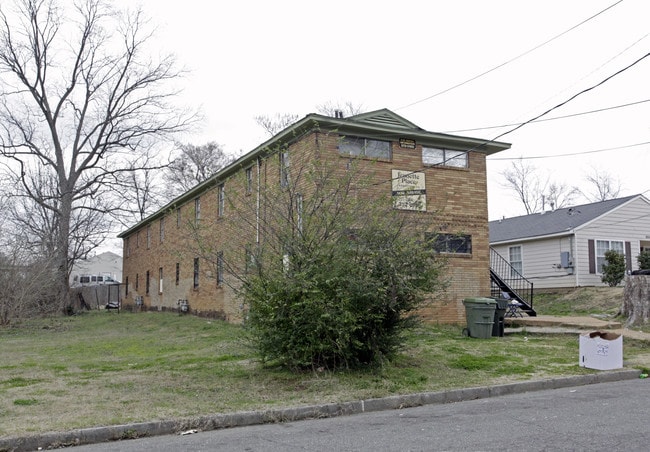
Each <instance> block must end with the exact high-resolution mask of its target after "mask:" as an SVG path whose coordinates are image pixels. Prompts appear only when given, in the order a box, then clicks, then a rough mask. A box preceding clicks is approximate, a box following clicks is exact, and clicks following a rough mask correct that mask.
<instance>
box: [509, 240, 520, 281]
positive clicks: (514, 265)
mask: <svg viewBox="0 0 650 452" xmlns="http://www.w3.org/2000/svg"><path fill="white" fill-rule="evenodd" d="M508 258H509V259H508V260H509V262H510V277H512V278H518V277H519V276H521V275H523V274H524V260H523V258H522V255H521V246H511V247H510V248H508Z"/></svg>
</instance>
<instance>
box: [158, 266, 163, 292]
mask: <svg viewBox="0 0 650 452" xmlns="http://www.w3.org/2000/svg"><path fill="white" fill-rule="evenodd" d="M158 293H163V269H162V267H160V268H159V269H158Z"/></svg>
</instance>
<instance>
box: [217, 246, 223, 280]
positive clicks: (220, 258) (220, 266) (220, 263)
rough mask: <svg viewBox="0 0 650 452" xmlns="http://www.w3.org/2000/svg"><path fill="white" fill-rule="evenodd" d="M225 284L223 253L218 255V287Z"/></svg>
mask: <svg viewBox="0 0 650 452" xmlns="http://www.w3.org/2000/svg"><path fill="white" fill-rule="evenodd" d="M221 284H223V251H219V252H218V253H217V285H219V286H220V285H221Z"/></svg>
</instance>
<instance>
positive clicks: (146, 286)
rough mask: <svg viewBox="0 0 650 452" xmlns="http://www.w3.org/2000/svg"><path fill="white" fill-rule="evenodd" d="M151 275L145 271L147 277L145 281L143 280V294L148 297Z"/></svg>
mask: <svg viewBox="0 0 650 452" xmlns="http://www.w3.org/2000/svg"><path fill="white" fill-rule="evenodd" d="M150 277H151V274H150V273H149V270H147V276H146V279H145V280H144V287H145V293H146V294H147V295H149V289H150V287H151V284H150V283H151V278H150Z"/></svg>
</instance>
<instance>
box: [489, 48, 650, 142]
mask: <svg viewBox="0 0 650 452" xmlns="http://www.w3.org/2000/svg"><path fill="white" fill-rule="evenodd" d="M649 56H650V53H646V54H645V55H643V56H642V57H641V58H639V59H637V60H636V61H634V62H632V63H630V64H628V65H627V66H625V67H624V68H623V69H619V70H618V71H616V72H614V73H613V74H612V75H610V76H608V77H606V78H604V79H603V80H601V81H600V82H598V83H596V84H595V85H592V86H590V87H589V88H585V89H583V90H582V91H580V92H578V93H576V94H574V95H573V96H571V97H569V98H568V99H567V100H565V101H563V102H560V103H559V104H557V105H556V106H555V107H551V108H549V109H548V110H546V111H545V112H543V113H540V114H539V115H537V116H535V117H533V118H531V119H529V120H528V121H526V122H522V123H521V124H519V125H518V126H516V127H513V128H512V129H510V130H507V131H505V132H503V133H502V134H500V135H497V136H496V137H494V138H492V140H490V141H496V140H498V139H499V138H501V137H503V136H504V135H508V134H509V133H512V132H514V131H515V130H518V129H520V128H522V127H523V126H525V125H527V124H530V123H531V122H533V121H536V120H537V119H539V118H541V117H542V116H546V115H547V114H549V113H550V112H552V111H553V110H556V109H558V108H560V107H562V106H564V105H566V104H568V103H569V102H571V101H572V100H573V99H575V98H577V97H578V96H581V95H582V94H585V93H587V92H589V91H591V90H593V89H596V88H598V87H599V86H600V85H603V84H605V83H606V82H608V81H609V80H611V79H613V78H614V77H616V76H617V75H619V74H622V73H623V72H625V71H627V70H628V69H630V68H631V67H633V66H635V65H636V64H638V63H640V62H641V61H643V60H645V59H646V58H648V57H649ZM486 143H489V141H486Z"/></svg>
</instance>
